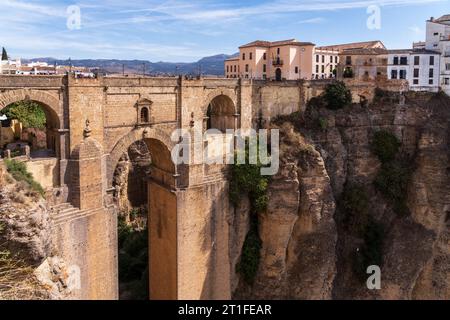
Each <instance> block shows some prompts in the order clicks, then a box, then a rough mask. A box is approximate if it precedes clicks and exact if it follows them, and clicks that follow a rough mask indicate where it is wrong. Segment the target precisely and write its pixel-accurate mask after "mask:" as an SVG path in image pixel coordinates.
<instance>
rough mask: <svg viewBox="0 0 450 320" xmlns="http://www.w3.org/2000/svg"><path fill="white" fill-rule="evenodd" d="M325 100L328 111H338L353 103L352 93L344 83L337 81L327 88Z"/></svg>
mask: <svg viewBox="0 0 450 320" xmlns="http://www.w3.org/2000/svg"><path fill="white" fill-rule="evenodd" d="M324 99H325V101H326V102H327V108H328V109H332V110H337V109H341V108H343V107H345V106H348V105H349V104H351V103H352V93H351V92H350V90H349V89H348V88H347V86H346V85H345V83H344V82H342V81H337V82H335V83H332V84H329V85H328V86H327V87H326V89H325V93H324Z"/></svg>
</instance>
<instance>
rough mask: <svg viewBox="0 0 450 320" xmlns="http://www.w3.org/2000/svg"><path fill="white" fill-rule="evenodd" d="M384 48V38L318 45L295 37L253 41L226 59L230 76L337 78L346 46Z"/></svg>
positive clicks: (287, 78) (270, 78)
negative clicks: (340, 60)
mask: <svg viewBox="0 0 450 320" xmlns="http://www.w3.org/2000/svg"><path fill="white" fill-rule="evenodd" d="M365 48H385V47H384V45H383V43H382V42H381V41H368V42H356V43H348V44H341V45H333V46H325V47H316V46H315V44H313V43H311V42H299V41H297V40H295V39H289V40H283V41H276V42H269V41H254V42H251V43H248V44H246V45H243V46H241V47H239V55H238V56H236V57H232V58H230V59H228V60H226V61H225V76H226V77H227V78H247V79H262V80H264V79H265V80H279V81H280V80H300V79H307V80H309V79H330V78H335V77H336V74H337V66H338V64H339V53H340V52H341V51H342V50H346V49H365Z"/></svg>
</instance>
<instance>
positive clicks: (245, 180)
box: [229, 146, 269, 213]
mask: <svg viewBox="0 0 450 320" xmlns="http://www.w3.org/2000/svg"><path fill="white" fill-rule="evenodd" d="M236 162H237V155H236V156H235V163H236ZM261 168H262V165H261V163H260V162H259V159H258V161H257V164H250V163H249V154H248V146H246V151H245V163H244V164H237V163H236V164H234V165H232V166H231V177H230V178H231V179H230V190H229V195H230V200H231V202H232V203H233V204H234V205H237V204H239V201H240V199H241V197H242V196H244V195H247V196H248V197H249V200H250V203H251V206H252V210H253V211H254V212H256V213H257V212H262V211H264V210H266V208H267V202H268V198H267V187H268V184H269V179H268V177H267V176H262V175H261Z"/></svg>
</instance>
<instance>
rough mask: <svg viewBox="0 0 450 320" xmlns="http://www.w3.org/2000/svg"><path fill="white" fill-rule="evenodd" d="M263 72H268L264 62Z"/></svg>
mask: <svg viewBox="0 0 450 320" xmlns="http://www.w3.org/2000/svg"><path fill="white" fill-rule="evenodd" d="M263 72H266V65H265V64H263Z"/></svg>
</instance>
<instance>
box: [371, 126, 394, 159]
mask: <svg viewBox="0 0 450 320" xmlns="http://www.w3.org/2000/svg"><path fill="white" fill-rule="evenodd" d="M400 145H401V143H400V141H399V140H398V139H397V137H396V136H394V135H393V134H392V133H390V132H387V131H383V130H382V131H378V132H376V133H375V135H374V137H373V139H372V143H371V149H372V152H373V153H374V154H375V155H376V156H377V157H378V158H379V159H380V161H381V162H382V163H386V162H388V161H392V160H394V158H395V156H396V154H397V153H398V150H399V148H400Z"/></svg>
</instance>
